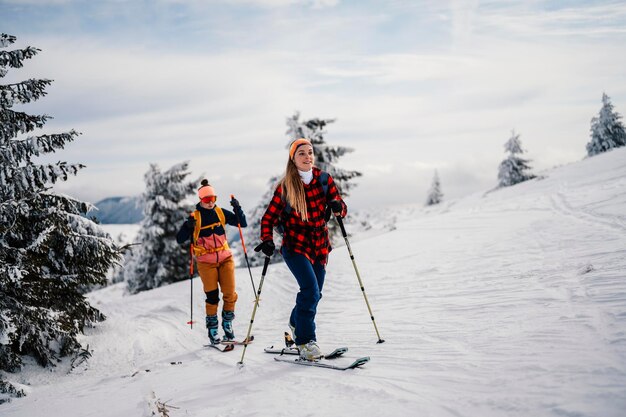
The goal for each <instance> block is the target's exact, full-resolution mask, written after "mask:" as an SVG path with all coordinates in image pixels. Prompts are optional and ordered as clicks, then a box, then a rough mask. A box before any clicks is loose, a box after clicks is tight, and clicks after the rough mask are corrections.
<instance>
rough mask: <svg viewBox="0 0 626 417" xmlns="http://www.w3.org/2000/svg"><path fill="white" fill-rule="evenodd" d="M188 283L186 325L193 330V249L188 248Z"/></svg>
mask: <svg viewBox="0 0 626 417" xmlns="http://www.w3.org/2000/svg"><path fill="white" fill-rule="evenodd" d="M189 258H190V260H189V282H190V284H191V300H190V302H189V321H188V322H187V324H189V325H190V326H191V328H192V329H193V247H192V246H191V245H190V246H189Z"/></svg>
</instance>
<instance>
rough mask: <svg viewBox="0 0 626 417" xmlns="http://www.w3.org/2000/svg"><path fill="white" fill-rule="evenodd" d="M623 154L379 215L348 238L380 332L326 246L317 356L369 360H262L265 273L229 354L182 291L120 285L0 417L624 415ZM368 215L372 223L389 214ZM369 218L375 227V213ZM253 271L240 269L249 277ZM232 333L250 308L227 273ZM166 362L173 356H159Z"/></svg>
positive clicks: (277, 295)
mask: <svg viewBox="0 0 626 417" xmlns="http://www.w3.org/2000/svg"><path fill="white" fill-rule="evenodd" d="M624 161H626V149H620V150H617V151H613V152H610V153H607V154H604V155H600V156H597V157H594V158H589V159H586V160H584V161H581V162H579V163H575V164H570V165H567V166H564V167H560V168H557V169H554V170H551V171H547V172H546V173H543V174H544V175H543V178H542V179H540V180H534V181H529V182H526V183H523V184H519V185H517V186H515V187H510V188H509V189H502V190H495V191H492V192H489V193H487V194H476V195H473V196H470V197H467V198H464V199H461V200H458V201H454V202H450V203H447V204H445V205H443V206H442V207H441V208H439V209H436V208H435V209H433V208H429V209H423V208H418V207H413V208H411V207H403V208H400V209H394V210H395V211H394V213H395V214H394V215H395V216H396V217H397V223H396V226H397V229H396V230H394V231H391V232H388V233H384V234H381V233H379V232H376V233H370V234H368V235H364V237H363V238H362V239H361V238H360V236H359V235H357V236H355V237H353V238H352V239H351V241H350V243H351V246H352V249H353V252H354V255H355V261H356V263H357V266H358V268H359V271H360V273H361V277H362V279H363V284H364V287H365V291H366V292H367V295H368V297H369V300H370V304H371V306H372V309H373V313H374V316H375V318H376V323H377V325H378V328H379V330H380V332H381V336H382V338H383V339H385V340H386V342H385V343H383V344H377V343H376V341H377V336H376V333H375V331H374V327H373V325H372V322H371V319H370V317H369V313H368V311H367V308H366V305H365V302H364V300H363V295H362V292H361V290H360V288H359V285H358V281H357V278H356V275H355V272H354V268H353V265H352V262H351V261H350V259H349V254H348V252H347V248H346V247H345V246H339V247H336V248H335V250H334V251H333V252H332V254H331V257H330V261H329V265H328V275H327V280H326V284H325V288H324V297H323V298H322V300H321V302H320V306H319V310H318V318H317V323H318V340H319V342H320V345H321V346H322V348H323V350H332V349H333V348H335V347H339V346H348V347H349V348H350V350H349V352H348V353H347V354H346V355H345V356H346V358H340V359H336V361H339V362H341V361H344V362H345V361H350V360H351V358H355V357H358V356H370V357H371V361H370V362H369V363H368V364H366V365H365V366H364V367H363V368H360V369H356V370H351V371H345V372H341V371H334V370H326V369H317V368H308V367H298V366H293V365H290V364H285V363H277V362H275V361H274V360H273V355H269V354H266V353H264V352H263V348H264V347H266V346H269V345H281V344H282V333H283V331H285V330H287V326H286V323H287V318H288V314H289V311H290V310H291V307H292V305H293V302H294V299H295V293H296V290H297V286H296V284H295V280H294V279H293V278H292V277H291V276H290V273H289V271H288V270H287V268H286V267H285V265H284V264H272V265H270V267H269V269H268V273H267V276H266V278H265V282H264V285H263V291H262V295H261V303H260V308H259V309H258V311H257V316H256V318H255V322H254V328H253V334H254V335H255V341H254V342H253V343H252V344H251V345H249V346H248V349H247V351H246V357H245V365H244V367H242V368H239V367H237V366H236V362H237V361H239V360H240V358H241V353H242V351H243V347H241V346H237V347H236V349H235V350H234V351H232V352H229V353H223V354H222V353H219V352H217V351H215V350H212V349H208V348H203V347H202V345H203V344H204V343H206V334H205V332H206V330H205V329H204V325H203V318H204V317H203V297H202V292H201V284H200V280H199V279H197V278H196V279H195V282H194V290H195V293H194V318H195V320H197V323H196V324H195V325H194V328H193V330H191V329H190V328H189V326H187V325H185V323H186V322H187V320H188V319H189V282H188V281H187V282H182V283H178V284H174V285H171V286H168V287H163V288H159V289H156V290H154V291H149V292H145V293H141V294H138V295H136V296H127V295H124V292H123V289H122V287H121V286H120V285H115V286H111V287H109V288H105V289H103V290H100V291H97V292H95V293H93V294H91V298H92V300H93V302H94V303H95V305H96V306H97V307H98V308H101V309H102V310H103V311H104V312H105V314H107V316H108V317H109V318H108V320H107V321H105V322H104V323H102V324H100V325H98V327H97V328H95V329H92V330H89V331H88V334H87V335H85V336H84V337H83V340H84V342H85V343H89V345H90V348H91V349H93V351H94V352H93V357H92V358H91V359H90V360H89V361H88V363H87V365H85V366H84V367H81V368H79V369H78V370H77V371H74V373H72V374H70V375H67V374H66V372H65V371H66V368H67V366H66V364H61V365H59V367H58V369H57V370H56V371H55V372H47V371H44V372H41V371H40V370H39V369H38V368H36V367H28V368H27V369H25V370H24V371H23V372H22V373H21V374H18V375H16V376H15V377H16V379H17V381H18V382H20V381H21V382H26V381H30V383H31V386H30V387H28V389H29V395H28V396H27V397H26V398H24V399H17V400H13V401H12V402H11V403H9V404H7V405H4V406H2V407H1V408H0V412H1V414H2V416H3V417H17V416H20V417H22V416H29V417H30V416H39V415H46V416H47V415H63V416H68V417H73V416H98V417H101V416H123V415H124V416H125V415H139V416H148V415H151V412H152V411H153V410H154V402H155V401H156V400H159V401H161V402H167V404H170V405H172V406H175V407H178V408H176V409H171V410H170V416H171V417H175V416H238V417H241V416H250V417H260V416H268V415H271V416H333V415H360V416H377V417H378V416H386V415H408V416H443V417H447V416H455V417H458V416H481V417H489V416H520V417H521V416H524V417H527V416H533V417H537V416H558V417H562V416H568V417H588V416H589V417H591V416H597V417H618V416H619V417H621V416H623V415H624V410H626V280H625V279H624V278H625V271H626V234H625V233H624V232H625V231H626V162H624ZM388 215H389V213H385V212H382V213H380V216H388ZM381 222H382V220H381ZM260 274H261V270H260V268H254V269H253V276H254V278H255V283H256V285H257V288H258V285H259V278H260ZM237 278H238V284H237V290H238V292H239V302H238V304H237V319H236V322H235V323H236V328H235V329H236V332H237V335H238V338H239V339H242V338H243V337H245V334H246V332H247V329H248V324H249V318H250V314H251V311H252V307H253V299H254V295H253V293H252V289H251V285H250V282H249V276H248V272H247V270H246V269H243V268H240V269H238V270H237ZM172 363H173V364H172Z"/></svg>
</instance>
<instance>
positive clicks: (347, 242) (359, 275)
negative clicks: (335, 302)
mask: <svg viewBox="0 0 626 417" xmlns="http://www.w3.org/2000/svg"><path fill="white" fill-rule="evenodd" d="M335 218H336V219H337V221H338V222H339V227H341V234H342V235H343V240H345V241H346V247H347V248H348V253H350V259H351V260H352V265H354V271H355V272H356V277H357V279H358V280H359V285H360V286H361V292H362V293H363V298H365V304H367V309H368V310H369V312H370V317H371V318H372V323H373V324H374V329H375V330H376V335H377V336H378V342H376V343H383V342H384V340H383V339H381V338H380V333H379V332H378V327H377V326H376V320H374V314H373V313H372V308H371V307H370V303H369V301H368V300H367V294H365V288H364V287H363V281H361V274H359V268H357V266H356V262H354V255H353V254H352V248H351V247H350V242H349V241H348V234H347V233H346V228H345V227H344V226H343V220H342V219H341V217H339V216H335Z"/></svg>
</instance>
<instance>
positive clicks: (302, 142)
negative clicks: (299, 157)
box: [289, 138, 313, 159]
mask: <svg viewBox="0 0 626 417" xmlns="http://www.w3.org/2000/svg"><path fill="white" fill-rule="evenodd" d="M300 145H309V146H310V147H313V145H311V142H309V140H308V139H304V138H300V139H296V140H294V141H293V143H292V144H291V146H290V147H289V159H293V156H294V154H295V153H296V149H298V147H299V146H300Z"/></svg>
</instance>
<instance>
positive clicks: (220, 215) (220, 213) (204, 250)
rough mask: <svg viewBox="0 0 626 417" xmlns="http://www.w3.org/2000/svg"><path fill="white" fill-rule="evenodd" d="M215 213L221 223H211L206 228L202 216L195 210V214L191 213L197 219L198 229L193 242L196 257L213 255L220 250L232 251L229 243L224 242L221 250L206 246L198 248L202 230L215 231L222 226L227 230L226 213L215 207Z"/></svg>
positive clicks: (195, 230) (195, 231) (192, 246)
mask: <svg viewBox="0 0 626 417" xmlns="http://www.w3.org/2000/svg"><path fill="white" fill-rule="evenodd" d="M215 213H216V214H217V217H218V218H219V222H216V223H211V224H208V225H206V226H203V225H202V215H201V214H200V212H199V211H198V210H194V212H193V213H191V215H192V216H193V218H194V219H196V227H195V228H194V229H193V241H192V243H191V250H192V252H193V254H194V255H195V256H201V255H204V254H206V253H213V252H217V251H220V250H227V249H230V247H229V246H228V242H224V244H223V245H222V246H220V247H219V248H212V249H207V248H205V247H204V246H198V245H197V244H196V243H197V242H198V238H199V237H200V231H201V230H204V229H213V228H215V227H217V226H220V225H221V226H222V227H223V228H224V229H226V216H224V211H223V210H222V209H221V208H220V207H218V206H215Z"/></svg>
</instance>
